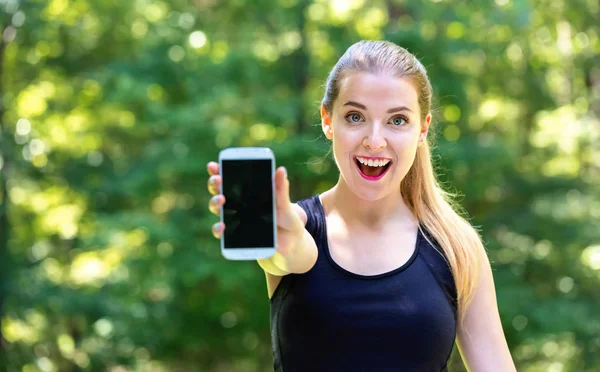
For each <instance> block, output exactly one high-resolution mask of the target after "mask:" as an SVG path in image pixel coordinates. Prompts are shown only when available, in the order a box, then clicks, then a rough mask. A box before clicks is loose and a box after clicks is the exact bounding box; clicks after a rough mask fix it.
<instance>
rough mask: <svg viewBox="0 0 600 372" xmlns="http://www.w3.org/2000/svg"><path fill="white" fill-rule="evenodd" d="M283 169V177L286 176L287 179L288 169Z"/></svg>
mask: <svg viewBox="0 0 600 372" xmlns="http://www.w3.org/2000/svg"><path fill="white" fill-rule="evenodd" d="M281 168H283V175H284V176H285V178H287V169H285V167H281Z"/></svg>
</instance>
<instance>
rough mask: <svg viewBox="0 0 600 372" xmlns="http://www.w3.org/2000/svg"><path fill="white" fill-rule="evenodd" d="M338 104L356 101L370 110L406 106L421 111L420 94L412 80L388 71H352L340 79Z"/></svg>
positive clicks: (414, 110)
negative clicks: (375, 72) (377, 72)
mask: <svg viewBox="0 0 600 372" xmlns="http://www.w3.org/2000/svg"><path fill="white" fill-rule="evenodd" d="M339 88H340V90H339V95H338V99H337V101H338V102H337V103H338V104H337V105H336V106H339V104H342V105H343V104H344V102H347V101H355V102H358V103H361V104H363V105H365V106H367V109H368V110H371V109H373V110H378V109H381V110H388V109H390V108H392V107H397V106H406V107H408V108H410V109H411V110H412V111H413V112H419V96H418V94H417V90H416V89H415V87H414V85H413V83H412V81H411V80H410V79H409V78H406V77H396V76H393V75H390V74H388V73H380V74H373V73H369V72H350V73H347V74H346V76H344V77H343V78H342V79H341V81H340V87H339Z"/></svg>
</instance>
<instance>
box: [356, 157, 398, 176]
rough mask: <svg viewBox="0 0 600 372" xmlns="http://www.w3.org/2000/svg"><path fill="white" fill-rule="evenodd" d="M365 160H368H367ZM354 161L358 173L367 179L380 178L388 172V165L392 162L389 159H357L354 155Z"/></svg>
mask: <svg viewBox="0 0 600 372" xmlns="http://www.w3.org/2000/svg"><path fill="white" fill-rule="evenodd" d="M367 160H369V161H368V162H367ZM354 161H355V163H356V167H357V168H358V172H359V173H360V175H361V176H362V177H363V178H364V179H366V180H369V181H377V180H379V179H381V178H382V177H383V176H385V174H386V173H387V172H388V170H389V169H390V165H391V164H392V161H391V160H390V159H370V158H363V157H360V160H359V157H354ZM365 163H367V164H365ZM369 164H372V165H369Z"/></svg>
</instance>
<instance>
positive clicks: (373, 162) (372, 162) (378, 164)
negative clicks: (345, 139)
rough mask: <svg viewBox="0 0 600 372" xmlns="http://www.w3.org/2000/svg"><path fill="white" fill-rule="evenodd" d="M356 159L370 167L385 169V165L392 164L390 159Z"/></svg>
mask: <svg viewBox="0 0 600 372" xmlns="http://www.w3.org/2000/svg"><path fill="white" fill-rule="evenodd" d="M356 158H357V159H358V161H359V162H361V163H362V164H364V165H368V166H369V167H383V166H384V165H387V163H389V162H390V159H377V160H373V159H365V158H361V157H359V156H357V157H356Z"/></svg>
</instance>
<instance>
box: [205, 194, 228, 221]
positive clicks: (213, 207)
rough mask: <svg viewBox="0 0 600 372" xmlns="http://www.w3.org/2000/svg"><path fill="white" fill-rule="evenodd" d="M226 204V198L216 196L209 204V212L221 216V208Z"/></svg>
mask: <svg viewBox="0 0 600 372" xmlns="http://www.w3.org/2000/svg"><path fill="white" fill-rule="evenodd" d="M224 204H225V196H223V195H215V196H213V197H212V198H210V201H209V202H208V210H209V211H210V213H212V214H214V215H215V216H217V217H218V216H220V215H221V206H222V205H224Z"/></svg>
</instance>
